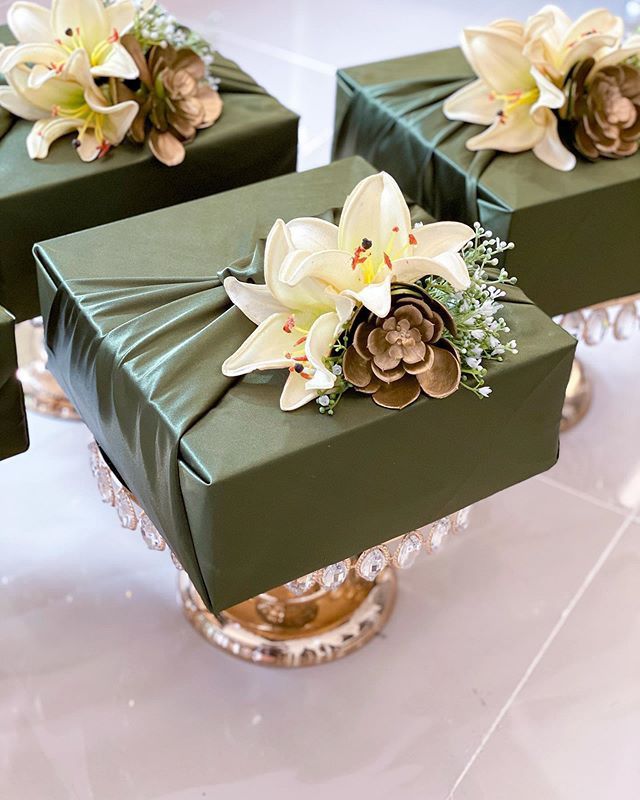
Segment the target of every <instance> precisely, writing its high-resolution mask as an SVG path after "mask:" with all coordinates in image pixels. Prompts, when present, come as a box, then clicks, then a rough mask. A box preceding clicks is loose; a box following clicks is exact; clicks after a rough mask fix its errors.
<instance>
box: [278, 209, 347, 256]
mask: <svg viewBox="0 0 640 800" xmlns="http://www.w3.org/2000/svg"><path fill="white" fill-rule="evenodd" d="M286 227H287V231H288V232H289V236H290V240H291V244H292V246H293V247H294V248H295V249H296V250H308V251H309V252H311V253H313V252H316V251H317V250H337V249H338V226H337V225H334V224H333V223H331V222H327V221H326V220H324V219H317V218H316V217H298V218H297V219H292V220H291V221H290V222H287V225H286Z"/></svg>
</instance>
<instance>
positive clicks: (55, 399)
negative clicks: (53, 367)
mask: <svg viewBox="0 0 640 800" xmlns="http://www.w3.org/2000/svg"><path fill="white" fill-rule="evenodd" d="M19 328H20V334H23V333H26V338H27V340H28V341H27V342H26V343H25V344H26V347H25V349H26V350H27V352H28V354H29V355H28V358H29V360H28V361H27V363H26V364H25V365H24V366H21V367H20V368H19V369H18V378H19V379H20V381H21V382H22V388H23V390H24V395H25V403H26V406H27V408H28V409H30V410H31V411H36V412H38V413H39V414H47V415H48V416H51V417H58V418H60V419H72V420H79V419H80V416H79V414H78V412H77V411H76V410H75V408H74V407H73V405H72V404H71V401H70V400H69V398H68V397H67V396H66V394H65V393H64V392H63V391H62V389H61V387H60V384H59V383H58V381H57V380H56V379H55V378H54V377H53V375H52V374H51V373H50V372H49V370H48V369H47V353H46V350H45V349H44V330H43V327H42V317H37V318H35V319H32V320H29V321H28V322H23V323H21V325H20V326H19Z"/></svg>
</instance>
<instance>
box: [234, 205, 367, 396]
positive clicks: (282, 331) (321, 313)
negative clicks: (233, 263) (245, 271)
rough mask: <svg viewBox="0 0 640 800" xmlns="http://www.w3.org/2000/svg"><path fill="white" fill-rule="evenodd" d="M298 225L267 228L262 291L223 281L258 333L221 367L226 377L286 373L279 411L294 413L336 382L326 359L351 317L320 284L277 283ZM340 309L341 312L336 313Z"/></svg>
mask: <svg viewBox="0 0 640 800" xmlns="http://www.w3.org/2000/svg"><path fill="white" fill-rule="evenodd" d="M297 222H298V220H294V221H293V222H290V223H289V224H288V225H285V223H284V222H283V221H282V220H277V222H276V223H275V224H274V226H273V227H272V229H271V231H270V233H269V236H268V237H267V243H266V248H265V255H264V276H265V284H266V285H264V286H258V285H254V284H250V283H243V282H241V281H238V280H237V279H236V278H226V280H225V282H224V288H225V289H226V291H227V294H228V295H229V298H230V299H231V300H232V301H233V303H234V304H235V305H236V306H238V308H239V309H240V310H241V311H242V312H243V314H245V316H247V317H248V318H249V319H250V320H251V321H252V322H254V323H255V324H256V325H257V326H258V327H257V328H256V330H255V331H254V332H253V333H252V334H251V335H250V336H249V337H248V339H246V340H245V341H244V342H243V344H242V345H241V346H240V347H239V348H238V349H237V350H236V352H235V353H234V354H233V355H232V356H230V357H229V358H227V360H226V361H225V362H224V364H223V365H222V372H223V373H224V374H225V375H228V376H230V377H233V376H237V375H245V374H247V373H249V372H253V371H254V370H267V369H288V370H289V377H288V378H287V380H286V383H285V385H284V389H283V390H282V395H281V397H280V408H281V409H282V410H283V411H293V410H294V409H296V408H300V406H303V405H305V404H306V403H308V402H310V401H311V400H314V399H315V398H316V397H317V396H318V395H317V393H318V391H326V390H328V389H331V388H333V386H334V385H335V382H336V376H335V375H334V373H333V372H332V371H331V370H330V369H328V368H327V366H326V364H325V359H326V358H327V357H328V356H329V354H330V353H331V351H332V349H333V347H334V344H335V342H336V339H337V338H338V336H339V335H340V333H341V331H342V330H343V328H344V323H345V322H346V320H347V319H348V318H349V317H350V315H351V312H352V311H353V304H352V303H347V304H346V305H345V304H344V303H343V302H342V303H341V301H340V298H339V296H338V295H337V294H336V293H335V292H332V291H330V290H328V288H327V287H326V286H323V285H322V284H321V283H320V282H319V281H316V280H314V279H313V278H306V279H305V280H302V281H300V282H299V283H298V284H296V285H295V286H289V285H288V284H287V283H285V282H283V281H282V279H281V272H282V268H283V265H284V264H285V263H286V262H288V261H289V260H291V259H295V258H296V257H297V254H298V252H299V251H298V250H297V246H299V245H300V243H304V244H306V245H309V244H311V242H310V241H303V242H302V240H301V236H300V231H298V230H297V225H296V223H297ZM337 306H339V307H340V312H338V310H337V308H336V307H337Z"/></svg>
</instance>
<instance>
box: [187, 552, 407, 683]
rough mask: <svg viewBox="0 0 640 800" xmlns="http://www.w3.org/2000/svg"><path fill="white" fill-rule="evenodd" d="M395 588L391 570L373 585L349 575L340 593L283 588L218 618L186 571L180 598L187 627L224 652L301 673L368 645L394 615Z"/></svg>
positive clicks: (384, 573) (320, 589)
mask: <svg viewBox="0 0 640 800" xmlns="http://www.w3.org/2000/svg"><path fill="white" fill-rule="evenodd" d="M396 584H397V579H396V575H395V571H394V569H393V567H388V568H385V569H383V570H382V572H380V574H379V575H378V576H377V577H376V578H375V579H374V580H373V581H366V580H363V579H362V578H360V577H358V576H357V575H356V574H355V573H354V572H350V573H349V575H348V576H347V578H346V579H345V581H344V583H342V584H341V585H340V586H339V587H337V588H336V589H323V588H316V589H312V590H310V591H308V592H306V593H305V594H303V595H301V596H299V597H296V596H292V595H291V593H290V592H289V590H288V589H287V588H286V587H284V586H281V587H279V588H277V589H274V590H272V591H271V592H265V593H264V594H260V595H258V596H257V597H254V598H252V599H251V600H247V601H245V602H244V603H240V604H238V605H236V606H233V607H232V608H229V609H227V610H226V611H223V612H222V613H221V614H219V615H218V616H215V615H214V614H212V613H211V612H210V611H208V610H207V608H206V607H205V605H204V603H203V602H202V600H201V598H200V596H199V595H198V593H197V592H196V590H195V587H194V585H193V583H192V582H191V581H190V580H189V577H188V575H187V574H186V572H184V571H183V572H181V573H180V574H179V577H178V596H179V599H180V601H181V603H182V608H183V610H184V613H185V616H186V617H187V619H188V620H189V622H190V623H191V624H192V625H193V627H194V628H195V629H196V630H197V631H198V633H200V634H201V635H202V636H203V637H204V638H205V639H206V640H207V641H208V642H210V643H211V644H213V645H215V646H216V647H219V648H220V649H221V650H224V651H225V652H227V653H230V654H231V655H233V656H236V657H238V658H241V659H243V660H245V661H251V662H252V663H254V664H262V665H265V666H276V667H303V666H311V665H313V664H322V663H324V662H327V661H335V660H336V659H338V658H343V657H344V656H346V655H349V653H353V652H354V651H355V650H359V649H360V648H361V647H362V646H363V645H365V644H366V643H367V642H369V641H370V640H371V639H372V638H373V637H374V636H375V635H376V634H377V633H378V632H379V631H380V630H381V628H382V627H383V626H384V625H385V623H386V622H387V620H388V619H389V617H390V615H391V612H392V611H393V607H394V604H395V598H396Z"/></svg>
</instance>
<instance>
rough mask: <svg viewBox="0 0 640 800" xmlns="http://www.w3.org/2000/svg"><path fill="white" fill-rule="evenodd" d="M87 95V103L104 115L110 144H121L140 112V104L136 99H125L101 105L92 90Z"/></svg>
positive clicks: (105, 131) (104, 127) (104, 128)
mask: <svg viewBox="0 0 640 800" xmlns="http://www.w3.org/2000/svg"><path fill="white" fill-rule="evenodd" d="M85 97H86V100H87V105H88V106H89V107H90V108H91V109H92V110H93V111H96V112H97V113H98V114H102V115H103V120H102V127H103V131H104V134H105V136H106V138H107V141H108V142H109V144H111V145H117V144H120V142H121V141H122V140H123V139H124V137H125V136H126V135H127V131H128V130H129V128H130V127H131V124H132V122H133V120H134V118H135V116H136V114H137V113H138V108H139V106H138V104H137V103H136V102H135V100H125V101H124V102H122V103H116V104H115V105H113V106H108V105H101V104H100V103H99V102H98V101H97V99H96V98H95V97H94V96H93V95H92V94H91V93H90V92H86V93H85ZM103 102H104V100H103Z"/></svg>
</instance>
